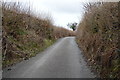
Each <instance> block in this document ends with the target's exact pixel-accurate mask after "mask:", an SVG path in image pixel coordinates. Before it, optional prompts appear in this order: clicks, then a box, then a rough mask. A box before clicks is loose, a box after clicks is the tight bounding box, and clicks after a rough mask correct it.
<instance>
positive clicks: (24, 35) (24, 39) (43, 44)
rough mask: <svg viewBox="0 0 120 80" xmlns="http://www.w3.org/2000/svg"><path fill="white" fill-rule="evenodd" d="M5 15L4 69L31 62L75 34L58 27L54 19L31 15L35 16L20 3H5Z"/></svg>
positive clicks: (3, 9) (3, 7)
mask: <svg viewBox="0 0 120 80" xmlns="http://www.w3.org/2000/svg"><path fill="white" fill-rule="evenodd" d="M2 11H3V17H2V20H3V21H2V25H3V36H2V39H3V42H2V48H3V49H2V56H3V67H6V66H10V65H12V64H14V63H17V62H19V61H22V60H26V59H29V58H30V57H32V56H35V55H36V54H37V53H39V52H40V51H43V50H44V49H45V48H47V47H48V46H50V45H52V44H53V43H54V42H55V41H56V40H57V39H58V38H61V37H64V36H69V35H72V34H73V33H72V32H71V31H69V30H66V29H64V28H57V27H55V26H54V25H53V24H52V21H51V19H47V18H46V19H43V18H40V16H39V17H37V16H36V15H34V14H30V13H32V12H30V11H29V10H25V9H24V8H21V5H20V4H18V3H12V2H9V3H2ZM56 32H59V33H60V34H57V33H56ZM63 32H64V33H63ZM56 37H57V38H56Z"/></svg>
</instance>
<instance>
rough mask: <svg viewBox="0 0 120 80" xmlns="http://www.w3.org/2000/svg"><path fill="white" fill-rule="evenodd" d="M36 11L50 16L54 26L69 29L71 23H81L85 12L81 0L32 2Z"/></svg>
mask: <svg viewBox="0 0 120 80" xmlns="http://www.w3.org/2000/svg"><path fill="white" fill-rule="evenodd" d="M31 2H32V4H33V7H34V9H37V10H36V11H40V12H45V13H47V14H50V15H51V16H52V18H53V21H54V24H55V25H57V26H62V27H66V28H67V24H68V23H71V22H77V23H78V22H79V20H80V19H81V16H82V15H81V14H82V12H83V9H82V3H81V2H80V0H31Z"/></svg>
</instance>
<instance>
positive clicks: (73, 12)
mask: <svg viewBox="0 0 120 80" xmlns="http://www.w3.org/2000/svg"><path fill="white" fill-rule="evenodd" d="M6 1H13V2H14V1H22V2H25V3H26V4H28V5H29V4H30V5H31V8H32V11H33V12H36V13H35V14H37V15H39V14H42V16H48V17H50V18H52V21H53V24H54V25H56V26H60V27H64V28H67V29H69V28H68V26H67V24H68V23H73V22H77V23H79V22H80V21H81V19H82V16H83V12H84V9H83V5H84V4H85V2H88V1H89V2H90V1H93V2H94V1H97V0H6ZM102 1H105V0H102ZM107 1H113V0H107ZM114 1H115V0H114ZM116 1H117V0H116Z"/></svg>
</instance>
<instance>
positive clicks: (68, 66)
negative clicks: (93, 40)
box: [3, 37, 95, 78]
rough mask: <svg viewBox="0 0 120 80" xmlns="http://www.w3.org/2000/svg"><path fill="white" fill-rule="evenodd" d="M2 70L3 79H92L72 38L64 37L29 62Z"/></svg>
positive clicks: (91, 74) (92, 76)
mask: <svg viewBox="0 0 120 80" xmlns="http://www.w3.org/2000/svg"><path fill="white" fill-rule="evenodd" d="M10 68H11V70H8V68H6V69H4V70H3V78H94V77H95V75H93V73H92V72H91V71H90V69H89V68H88V66H87V65H86V62H85V61H84V58H83V56H82V54H81V51H80V49H79V48H78V46H77V44H76V42H75V38H74V37H65V38H62V39H60V40H58V41H57V42H56V43H55V44H54V45H52V46H51V47H49V48H47V49H46V50H45V51H44V52H42V53H40V54H38V55H37V56H36V57H33V58H31V59H29V60H26V61H23V62H21V63H18V64H16V65H15V66H13V67H10Z"/></svg>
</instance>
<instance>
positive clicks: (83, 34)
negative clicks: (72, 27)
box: [76, 2, 120, 78]
mask: <svg viewBox="0 0 120 80" xmlns="http://www.w3.org/2000/svg"><path fill="white" fill-rule="evenodd" d="M85 10H86V11H85V14H84V18H83V20H82V22H81V23H80V24H79V28H78V30H77V33H76V34H77V43H78V44H79V46H80V48H81V49H82V50H83V52H84V55H85V57H86V58H87V60H88V62H89V63H90V65H91V66H93V68H94V69H95V71H96V72H97V73H98V74H99V75H100V77H102V78H103V77H105V78H120V72H119V71H120V55H119V53H120V49H119V47H118V44H119V43H118V34H119V31H120V30H119V28H118V27H119V26H118V25H119V21H118V13H119V12H118V3H115V2H114V3H110V2H108V3H89V4H87V5H86V6H85Z"/></svg>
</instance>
